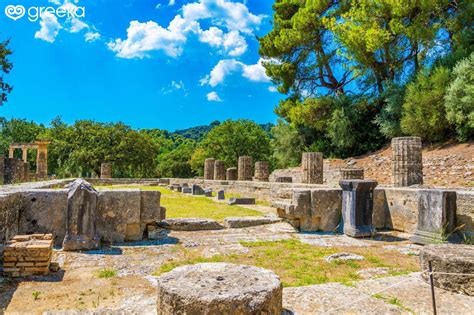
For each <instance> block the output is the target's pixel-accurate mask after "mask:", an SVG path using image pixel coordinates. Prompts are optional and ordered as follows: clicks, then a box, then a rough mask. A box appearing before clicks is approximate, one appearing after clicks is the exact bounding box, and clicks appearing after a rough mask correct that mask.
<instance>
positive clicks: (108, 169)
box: [100, 163, 112, 178]
mask: <svg viewBox="0 0 474 315" xmlns="http://www.w3.org/2000/svg"><path fill="white" fill-rule="evenodd" d="M100 178H112V164H111V163H102V164H101V165H100Z"/></svg>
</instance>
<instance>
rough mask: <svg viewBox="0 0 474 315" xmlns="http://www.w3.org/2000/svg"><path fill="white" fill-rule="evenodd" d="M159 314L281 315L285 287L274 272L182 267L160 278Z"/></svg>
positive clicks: (212, 266) (217, 265) (251, 268)
mask: <svg viewBox="0 0 474 315" xmlns="http://www.w3.org/2000/svg"><path fill="white" fill-rule="evenodd" d="M157 289H158V298H157V302H156V306H157V314H158V315H174V314H208V315H211V314H212V315H214V314H215V315H217V314H223V315H230V314H235V315H247V314H248V315H250V314H267V315H270V314H272V315H273V314H275V315H276V314H282V311H283V305H282V291H283V288H282V285H281V282H280V279H279V278H278V276H277V275H275V273H273V271H270V270H266V269H263V268H258V267H254V266H246V265H235V264H227V263H204V264H197V265H187V266H181V267H177V268H175V269H173V270H172V271H170V272H168V273H165V274H163V275H162V276H160V277H159V278H158V279H157Z"/></svg>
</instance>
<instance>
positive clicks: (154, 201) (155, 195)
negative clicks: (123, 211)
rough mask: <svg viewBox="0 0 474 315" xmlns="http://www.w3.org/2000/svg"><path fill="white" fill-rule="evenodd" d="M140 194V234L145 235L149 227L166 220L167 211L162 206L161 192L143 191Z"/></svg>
mask: <svg viewBox="0 0 474 315" xmlns="http://www.w3.org/2000/svg"><path fill="white" fill-rule="evenodd" d="M140 194H141V202H140V203H141V205H140V207H141V209H140V231H139V232H138V233H141V235H143V232H144V231H145V229H146V226H147V225H149V224H154V223H155V222H156V221H159V220H163V219H165V217H166V209H165V208H164V207H161V206H160V200H161V192H159V191H158V190H142V191H141V193H140Z"/></svg>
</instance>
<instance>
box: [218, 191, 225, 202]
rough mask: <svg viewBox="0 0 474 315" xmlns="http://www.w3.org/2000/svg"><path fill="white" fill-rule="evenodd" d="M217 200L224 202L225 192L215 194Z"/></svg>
mask: <svg viewBox="0 0 474 315" xmlns="http://www.w3.org/2000/svg"><path fill="white" fill-rule="evenodd" d="M217 200H225V192H224V191H223V190H219V191H218V192H217Z"/></svg>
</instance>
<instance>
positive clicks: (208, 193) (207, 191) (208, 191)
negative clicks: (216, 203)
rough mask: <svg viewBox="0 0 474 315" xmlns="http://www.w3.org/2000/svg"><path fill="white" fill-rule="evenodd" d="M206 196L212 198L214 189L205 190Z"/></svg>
mask: <svg viewBox="0 0 474 315" xmlns="http://www.w3.org/2000/svg"><path fill="white" fill-rule="evenodd" d="M204 196H206V197H212V189H211V188H206V189H204Z"/></svg>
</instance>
